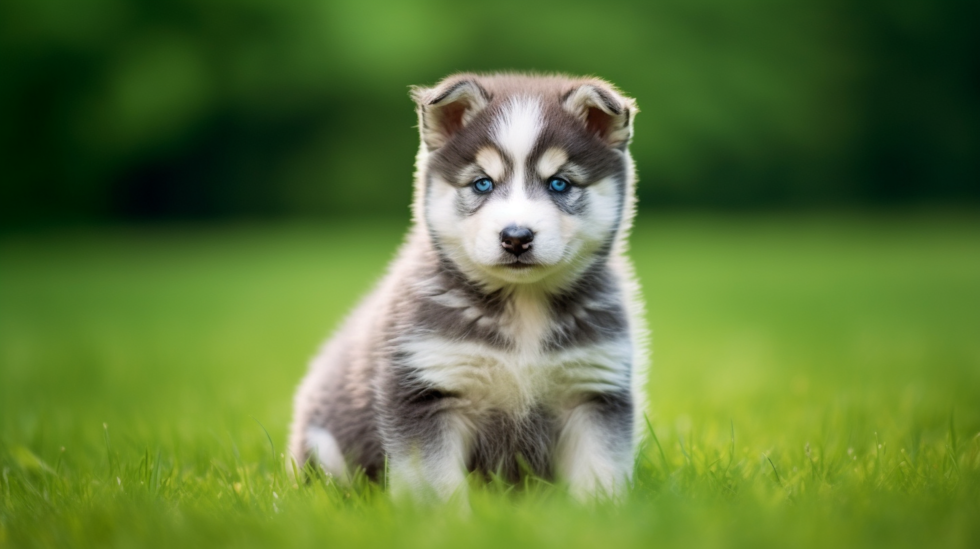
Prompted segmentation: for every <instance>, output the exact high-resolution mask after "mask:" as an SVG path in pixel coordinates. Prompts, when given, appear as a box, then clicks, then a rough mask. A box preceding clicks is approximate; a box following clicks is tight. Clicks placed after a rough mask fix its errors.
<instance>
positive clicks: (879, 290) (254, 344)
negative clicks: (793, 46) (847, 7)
mask: <svg viewBox="0 0 980 549" xmlns="http://www.w3.org/2000/svg"><path fill="white" fill-rule="evenodd" d="M401 230H402V226H401V225H400V224H398V223H395V222H390V221H389V222H381V223H369V222H361V223H344V224H336V225H329V224H325V225H315V226H299V225H292V226H261V227H250V226H239V227H229V228H193V227H185V228H180V229H176V228H171V229H126V230H123V229H116V230H110V229H105V230H91V231H84V232H79V233H69V232H62V233H52V234H37V235H21V236H7V237H4V238H3V239H2V241H0V469H2V477H0V547H7V546H10V547H48V546H100V547H127V546H138V547H156V546H159V547H175V546H180V547H190V546H202V547H222V546H235V547H250V546H256V547H270V546H275V547H284V546H301V545H313V544H319V545H368V544H373V545H375V546H399V547H413V546H417V547H422V546H424V547H456V546H463V545H465V546H468V547H500V546H505V547H525V546H526V547H531V546H534V547H542V546H544V547H606V546H609V547H634V546H635V547H639V546H658V547H673V546H694V547H715V546H717V547H736V546H760V545H764V546H797V547H827V546H850V547H864V546H889V547H923V546H931V547H977V546H980V405H978V403H980V222H978V221H976V219H974V218H969V217H966V216H952V217H949V216H947V217H942V216H940V215H938V214H936V215H912V214H909V215H894V216H874V217H859V216H847V215H838V216H834V215H819V216H818V215H813V216H765V217H758V218H749V217H728V218H725V217H710V216H693V215H688V216H657V215H647V216H645V220H644V222H643V223H642V224H641V225H640V226H639V227H638V229H637V230H636V232H635V234H634V237H633V239H632V242H633V247H634V253H633V255H634V258H635V260H636V262H637V267H638V270H639V274H640V277H641V279H642V281H643V284H644V288H645V294H646V299H647V306H648V309H649V318H650V322H651V327H652V332H653V348H654V359H653V368H652V370H651V375H650V386H649V390H650V405H649V410H648V416H649V420H650V429H651V433H650V434H651V436H650V437H648V441H647V445H646V447H645V449H644V451H643V452H642V454H641V456H640V459H639V460H638V462H637V470H636V482H635V487H634V489H633V490H632V492H631V493H630V495H629V497H628V500H627V501H626V502H625V503H624V504H623V505H621V506H608V505H600V506H597V507H593V508H582V507H578V506H576V505H573V504H571V503H570V502H569V501H568V500H567V498H566V497H565V496H564V495H563V494H562V492H561V490H560V489H559V488H556V487H552V486H548V485H546V484H543V483H532V486H530V487H529V488H527V489H524V490H514V489H512V488H511V487H507V486H504V485H501V484H491V485H488V486H485V487H482V488H477V489H475V490H474V491H473V493H472V507H473V513H472V515H471V516H470V517H468V518H467V517H460V516H457V515H455V514H453V513H449V512H447V511H446V510H443V509H411V508H407V507H404V506H398V505H394V504H392V503H391V502H390V501H389V500H388V499H387V498H386V497H385V495H384V493H383V488H382V487H379V486H376V485H371V484H369V483H365V482H359V483H357V485H355V486H354V487H353V488H342V487H337V486H334V485H332V484H329V483H326V482H322V481H321V482H314V483H311V484H308V485H303V484H300V485H298V486H297V485H295V484H293V483H292V482H291V481H290V480H289V477H288V475H287V474H286V473H287V471H286V467H287V463H285V461H284V460H283V459H282V452H283V445H284V442H285V439H286V433H287V426H288V422H289V419H290V404H291V397H292V391H293V389H294V387H295V385H296V383H297V382H298V381H299V379H300V377H301V375H302V374H303V371H304V369H305V363H306V361H307V359H308V358H309V357H310V355H311V354H312V353H313V352H314V351H315V349H316V347H317V345H318V344H319V342H320V341H321V339H322V338H324V337H325V336H326V335H327V334H328V333H329V331H330V329H331V328H332V327H333V326H335V325H336V324H337V323H338V322H339V321H340V319H341V318H342V317H343V315H344V313H345V312H346V311H347V310H348V308H349V307H350V306H352V305H353V304H354V303H355V301H356V300H357V298H358V297H359V296H360V295H362V294H363V293H364V292H365V291H367V289H368V288H369V287H370V285H371V283H372V281H373V280H375V279H377V277H378V276H379V275H380V273H381V272H382V269H383V267H384V265H385V263H386V262H387V260H388V259H389V258H390V256H391V254H392V252H393V250H394V248H395V246H396V245H397V243H398V241H399V239H400V234H401Z"/></svg>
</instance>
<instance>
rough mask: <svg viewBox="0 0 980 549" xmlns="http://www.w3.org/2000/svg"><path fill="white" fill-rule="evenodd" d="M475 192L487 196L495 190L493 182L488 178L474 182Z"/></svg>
mask: <svg viewBox="0 0 980 549" xmlns="http://www.w3.org/2000/svg"><path fill="white" fill-rule="evenodd" d="M473 190H474V191H476V192H478V193H480V194H487V193H488V192H490V191H492V190H493V181H491V180H490V179H489V178H487V177H482V178H480V179H477V180H476V181H474V182H473Z"/></svg>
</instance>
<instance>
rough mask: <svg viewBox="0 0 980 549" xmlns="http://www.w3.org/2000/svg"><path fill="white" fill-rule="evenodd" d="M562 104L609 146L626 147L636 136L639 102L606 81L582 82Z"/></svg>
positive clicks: (568, 93) (566, 95)
mask: <svg viewBox="0 0 980 549" xmlns="http://www.w3.org/2000/svg"><path fill="white" fill-rule="evenodd" d="M562 106H563V107H564V108H565V110H567V111H568V112H570V113H572V114H573V115H575V117H576V118H578V119H579V120H581V121H582V123H584V124H585V126H586V128H588V130H589V131H590V132H593V133H595V134H596V135H597V136H598V137H599V138H600V139H602V140H603V141H605V142H606V143H607V144H609V146H610V147H614V148H617V149H626V146H627V145H629V141H630V138H631V137H632V136H633V117H634V115H635V114H636V112H637V108H636V102H635V101H633V100H632V99H630V98H628V97H623V96H622V95H620V94H619V93H617V92H616V91H615V90H613V89H612V87H610V86H607V85H604V84H598V83H595V84H582V85H581V86H578V87H577V88H573V89H572V90H571V91H569V92H567V93H566V94H565V99H564V100H563V101H562Z"/></svg>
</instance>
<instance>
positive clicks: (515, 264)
mask: <svg viewBox="0 0 980 549" xmlns="http://www.w3.org/2000/svg"><path fill="white" fill-rule="evenodd" d="M537 266H538V265H537V263H524V262H523V261H514V262H513V263H504V264H503V265H502V267H507V268H508V269H531V268H534V267H537Z"/></svg>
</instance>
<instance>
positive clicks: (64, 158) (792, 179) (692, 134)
mask: <svg viewBox="0 0 980 549" xmlns="http://www.w3.org/2000/svg"><path fill="white" fill-rule="evenodd" d="M977 21H980V4H978V3H977V2H975V1H968V0H964V1H959V0H947V1H943V2H927V1H907V0H898V1H894V0H870V1H862V2H853V1H851V2H848V1H843V0H800V1H796V2H782V1H771V0H770V1H767V0H749V1H741V2H733V1H725V0H695V1H691V0H663V1H658V2H644V1H640V0H628V1H616V0H614V1H605V2H601V3H595V2H581V1H575V0H570V1H563V2H517V1H511V0H503V1H500V2H473V3H470V2H448V1H440V0H432V1H422V2H419V1H399V2H395V1H384V2H358V1H351V0H331V1H326V0H234V1H232V0H172V1H166V2H163V1H148V0H147V1H133V0H129V1H127V0H86V1H85V2H78V1H76V0H8V1H4V2H2V3H0V67H2V77H0V155H2V156H0V163H2V165H0V173H2V176H0V177H2V179H0V220H2V224H3V226H4V227H22V226H34V225H47V224H51V223H64V222H69V223H77V222H85V223H91V222H104V221H118V220H142V219H164V220H168V219H229V218H249V219H264V218H282V217H294V216H302V217H323V216H331V215H336V214H338V213H343V214H357V213H361V212H374V213H393V214H398V215H401V216H403V217H404V216H405V215H406V204H407V203H408V200H409V194H410V182H411V175H412V162H413V157H414V152H415V149H416V146H417V137H416V133H415V130H414V129H413V126H414V124H415V118H414V113H413V106H412V104H411V103H410V101H409V99H408V95H407V88H408V86H409V85H412V84H432V83H434V82H436V81H437V80H438V79H440V78H441V77H443V76H445V75H446V74H448V73H451V72H453V71H460V70H471V71H493V70H501V69H517V70H537V71H564V72H569V73H576V74H595V75H598V76H601V77H604V78H607V79H609V80H610V81H612V82H614V83H616V84H617V85H619V86H620V87H621V88H622V89H623V90H624V91H625V92H626V93H628V94H629V95H632V96H633V97H635V98H637V100H638V102H639V105H640V108H641V110H642V114H641V118H639V119H638V121H637V127H636V128H637V129H636V138H635V142H634V146H633V151H634V155H635V157H636V160H637V163H638V166H639V171H640V174H641V181H642V184H641V186H640V194H641V204H642V205H643V207H657V206H660V207H678V206H696V207H710V208H742V209H744V208H758V207H766V208H772V207H783V206H791V207H809V206H821V207H824V206H835V207H839V206H853V205H859V206H879V205H893V204H910V203H922V202H927V203H930V204H962V203H964V202H967V203H970V204H974V205H975V204H977V203H980V185H978V184H977V181H980V103H978V93H980V57H978V56H977V53H976V52H977V51H980V33H977V32H976V25H977Z"/></svg>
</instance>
